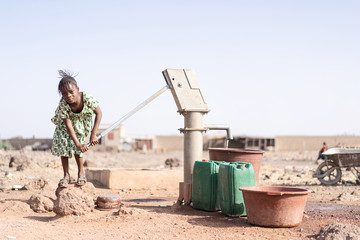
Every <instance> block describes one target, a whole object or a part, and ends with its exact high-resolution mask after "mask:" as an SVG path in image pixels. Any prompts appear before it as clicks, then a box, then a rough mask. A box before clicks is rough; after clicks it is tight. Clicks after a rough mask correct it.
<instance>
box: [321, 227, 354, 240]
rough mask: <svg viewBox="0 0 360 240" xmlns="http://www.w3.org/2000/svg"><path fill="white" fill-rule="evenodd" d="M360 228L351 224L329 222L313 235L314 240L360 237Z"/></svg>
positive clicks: (341, 239) (343, 239)
mask: <svg viewBox="0 0 360 240" xmlns="http://www.w3.org/2000/svg"><path fill="white" fill-rule="evenodd" d="M359 235H360V228H359V227H358V226H356V225H352V224H342V223H330V224H328V225H326V226H324V227H322V228H321V229H320V233H319V234H318V235H317V236H316V237H315V239H316V240H327V239H329V240H330V239H337V240H347V239H354V240H355V239H360V238H359Z"/></svg>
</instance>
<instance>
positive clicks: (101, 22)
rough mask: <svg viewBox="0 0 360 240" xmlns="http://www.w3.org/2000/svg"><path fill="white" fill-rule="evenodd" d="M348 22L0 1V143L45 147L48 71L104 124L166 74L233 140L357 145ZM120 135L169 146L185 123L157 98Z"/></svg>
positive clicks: (165, 6)
mask: <svg viewBox="0 0 360 240" xmlns="http://www.w3.org/2000/svg"><path fill="white" fill-rule="evenodd" d="M359 11H360V2H359V1H340V0H339V1H331V0H330V1H329V0H321V1H310V0H308V1H307V0H301V1H300V0H299V1H288V0H287V1H285V0H284V1H269V0H264V1H241V0H237V1H226V0H225V1H211V0H210V1H209V0H208V1H184V0H182V1H156V0H155V1H154V0H153V1H136V0H135V1H134V0H131V1H120V0H119V1H115V0H114V1H106V0H105V1H89V0H87V1H85V0H77V1H69V0H65V1H64V0H62V1H55V0H54V1H45V0H43V1H24V0H23V1H21V0H19V1H5V0H0V29H1V35H0V36H1V37H0V67H1V76H0V81H1V93H0V109H1V112H0V114H1V117H0V137H1V138H10V137H14V136H23V137H32V136H35V137H39V138H40V137H52V134H53V131H54V129H55V126H54V125H53V124H52V123H51V121H50V119H51V117H52V116H53V114H54V112H55V109H56V107H57V105H58V102H59V99H60V95H59V94H58V92H57V86H58V82H59V78H58V73H57V70H58V69H69V70H71V71H73V72H75V73H79V75H78V76H77V78H76V79H77V81H78V84H79V87H80V90H83V91H87V92H89V93H91V94H92V95H94V96H95V97H96V98H98V99H99V100H100V107H101V108H102V111H103V121H102V122H103V123H112V122H115V121H116V120H118V119H119V118H120V117H122V116H124V115H125V114H126V113H127V112H129V111H130V110H132V109H133V108H134V107H136V106H137V105H138V104H140V103H141V102H142V101H144V100H145V99H146V98H148V97H150V96H151V95H153V94H154V93H155V92H156V91H158V90H159V89H161V88H162V87H163V86H165V80H164V78H163V76H162V71H163V70H164V69H167V68H179V69H183V68H185V69H191V70H193V71H194V72H195V73H196V75H197V77H198V81H199V84H200V87H201V90H202V93H203V95H204V98H205V100H206V101H207V104H208V107H209V109H210V110H211V111H210V112H209V113H208V114H207V115H205V116H204V122H205V123H206V124H229V125H230V126H231V130H232V133H233V134H234V135H243V134H246V135H258V136H277V135H340V134H356V135H359V134H360V107H359V103H360V101H359V100H360V94H359V92H360V81H359V78H360V68H359V66H360V30H359V26H360V14H359ZM124 125H125V130H126V134H128V135H150V134H161V135H168V134H180V133H179V131H178V129H179V128H182V127H183V125H184V121H183V116H182V115H179V114H178V113H177V107H176V105H175V102H174V100H173V97H172V95H171V92H170V91H166V92H165V93H163V94H162V95H161V96H160V97H158V98H157V99H156V100H154V101H153V102H152V103H150V104H149V105H148V106H146V107H145V108H144V109H142V110H140V111H139V112H138V113H137V114H135V115H134V116H133V117H131V118H129V119H128V120H127V121H126V122H124ZM214 133H216V134H218V133H219V134H221V133H222V132H221V131H220V132H211V134H214ZM207 134H210V132H208V133H207ZM224 134H225V133H224Z"/></svg>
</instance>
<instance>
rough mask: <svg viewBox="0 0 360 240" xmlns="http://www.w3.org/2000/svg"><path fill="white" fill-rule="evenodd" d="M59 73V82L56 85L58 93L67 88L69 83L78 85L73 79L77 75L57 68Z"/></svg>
mask: <svg viewBox="0 0 360 240" xmlns="http://www.w3.org/2000/svg"><path fill="white" fill-rule="evenodd" d="M58 72H59V75H60V78H61V80H60V82H59V86H58V91H59V93H61V92H62V91H63V90H65V89H66V88H68V86H69V85H70V84H72V85H74V86H75V87H78V85H77V82H76V80H75V77H76V76H77V74H76V75H74V73H72V72H70V71H68V70H64V71H63V70H58Z"/></svg>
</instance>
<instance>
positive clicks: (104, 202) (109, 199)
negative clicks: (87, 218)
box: [97, 194, 121, 211]
mask: <svg viewBox="0 0 360 240" xmlns="http://www.w3.org/2000/svg"><path fill="white" fill-rule="evenodd" d="M120 207H121V198H120V196H117V195H109V194H105V195H100V196H98V198H97V209H99V210H103V211H111V210H119V209H120Z"/></svg>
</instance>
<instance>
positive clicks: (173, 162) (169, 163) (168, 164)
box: [165, 158, 180, 168]
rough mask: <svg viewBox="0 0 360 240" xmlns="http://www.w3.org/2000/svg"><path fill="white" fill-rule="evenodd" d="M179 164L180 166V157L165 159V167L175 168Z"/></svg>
mask: <svg viewBox="0 0 360 240" xmlns="http://www.w3.org/2000/svg"><path fill="white" fill-rule="evenodd" d="M179 166H180V160H179V159H178V158H168V159H166V160H165V167H168V168H173V167H179Z"/></svg>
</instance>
